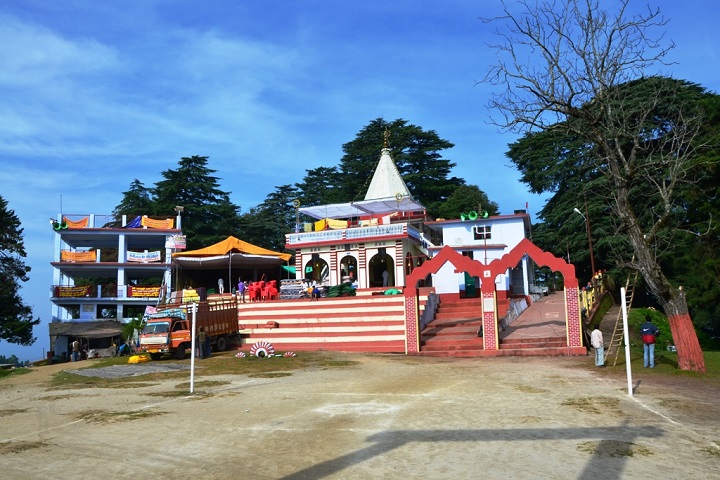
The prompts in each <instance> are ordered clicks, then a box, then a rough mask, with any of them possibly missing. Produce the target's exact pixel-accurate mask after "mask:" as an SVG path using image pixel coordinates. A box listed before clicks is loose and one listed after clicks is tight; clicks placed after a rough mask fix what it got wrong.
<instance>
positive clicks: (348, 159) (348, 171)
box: [336, 118, 465, 217]
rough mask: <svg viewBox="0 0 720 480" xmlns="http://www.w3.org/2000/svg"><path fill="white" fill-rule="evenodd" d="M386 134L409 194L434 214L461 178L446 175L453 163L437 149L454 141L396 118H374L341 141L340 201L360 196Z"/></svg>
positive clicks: (460, 183) (447, 146)
mask: <svg viewBox="0 0 720 480" xmlns="http://www.w3.org/2000/svg"><path fill="white" fill-rule="evenodd" d="M386 130H387V131H388V132H389V134H390V139H389V148H390V155H391V156H392V157H393V159H394V161H395V165H396V166H397V168H398V171H399V172H400V175H401V176H402V178H403V180H404V181H405V183H406V184H407V187H408V190H410V193H411V194H412V196H413V197H414V198H415V199H417V200H419V201H420V203H422V204H423V205H424V206H425V207H426V209H427V212H428V214H429V215H430V216H431V217H437V216H438V211H439V208H440V206H441V205H442V203H444V202H445V201H446V200H447V199H448V197H449V196H450V195H452V193H453V192H454V191H455V189H456V188H457V187H459V186H460V185H464V184H465V180H463V179H461V178H457V177H449V175H450V171H451V170H452V168H453V167H454V166H455V163H453V162H451V161H450V160H446V159H443V158H442V156H441V154H440V153H439V152H441V151H443V150H446V149H449V148H452V147H453V146H454V145H453V144H452V143H450V142H449V141H447V140H443V139H441V138H440V137H439V136H438V134H437V133H436V132H435V131H434V130H423V129H422V128H420V127H418V126H416V125H412V124H408V122H407V121H406V120H403V119H397V120H394V121H392V122H387V121H385V120H384V119H382V118H377V119H375V120H373V121H371V122H370V123H369V124H368V125H366V126H365V127H364V128H363V129H362V130H361V131H360V132H359V133H358V134H357V136H356V137H355V139H354V140H352V141H350V142H348V143H346V144H344V145H343V152H345V154H344V155H343V157H342V159H341V160H340V166H339V172H340V176H339V177H338V182H339V190H340V191H341V192H342V196H341V197H336V198H343V199H344V201H353V200H357V199H362V198H364V196H365V193H366V192H367V187H368V185H369V182H370V180H371V179H372V175H373V172H374V171H375V167H376V166H377V164H378V161H379V160H380V152H381V150H382V148H383V144H384V138H385V137H384V135H385V131H386Z"/></svg>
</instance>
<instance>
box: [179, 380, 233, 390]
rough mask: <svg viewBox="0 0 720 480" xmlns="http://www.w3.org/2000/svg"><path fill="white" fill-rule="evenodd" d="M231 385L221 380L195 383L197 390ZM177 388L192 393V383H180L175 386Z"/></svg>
mask: <svg viewBox="0 0 720 480" xmlns="http://www.w3.org/2000/svg"><path fill="white" fill-rule="evenodd" d="M229 384H230V382H228V381H220V380H200V381H199V382H195V388H198V387H205V388H207V387H218V386H220V385H229ZM175 388H177V389H180V390H186V391H188V392H189V391H190V382H183V383H178V384H177V385H175Z"/></svg>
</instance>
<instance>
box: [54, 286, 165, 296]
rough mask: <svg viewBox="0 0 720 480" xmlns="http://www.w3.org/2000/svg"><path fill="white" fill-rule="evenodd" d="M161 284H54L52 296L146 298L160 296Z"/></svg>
mask: <svg viewBox="0 0 720 480" xmlns="http://www.w3.org/2000/svg"><path fill="white" fill-rule="evenodd" d="M160 289H161V287H160V285H143V286H138V285H82V286H66V285H53V286H52V289H51V296H52V297H53V298H57V299H73V298H76V299H80V298H83V299H89V298H95V299H97V298H126V299H146V298H158V297H159V296H160Z"/></svg>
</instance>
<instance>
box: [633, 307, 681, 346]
mask: <svg viewBox="0 0 720 480" xmlns="http://www.w3.org/2000/svg"><path fill="white" fill-rule="evenodd" d="M647 318H650V319H651V320H652V323H653V324H654V325H655V326H656V327H658V330H660V333H659V334H658V336H657V337H655V343H656V344H657V348H661V349H664V348H665V347H667V346H668V345H673V339H672V333H671V332H670V324H669V323H668V319H667V317H666V316H665V315H664V314H663V313H662V312H660V311H659V310H655V309H654V308H631V309H630V312H629V313H628V329H629V330H630V339H631V341H632V342H633V343H635V344H640V345H642V338H641V335H640V326H641V325H642V324H643V323H645V321H646V319H647Z"/></svg>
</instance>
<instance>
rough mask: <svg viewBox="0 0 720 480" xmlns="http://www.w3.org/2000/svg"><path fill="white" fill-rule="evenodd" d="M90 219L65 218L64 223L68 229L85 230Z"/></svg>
mask: <svg viewBox="0 0 720 480" xmlns="http://www.w3.org/2000/svg"><path fill="white" fill-rule="evenodd" d="M89 221H90V217H85V218H81V219H80V220H70V219H68V218H67V217H63V222H64V223H65V225H67V227H68V228H85V227H87V226H88V222H89Z"/></svg>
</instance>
